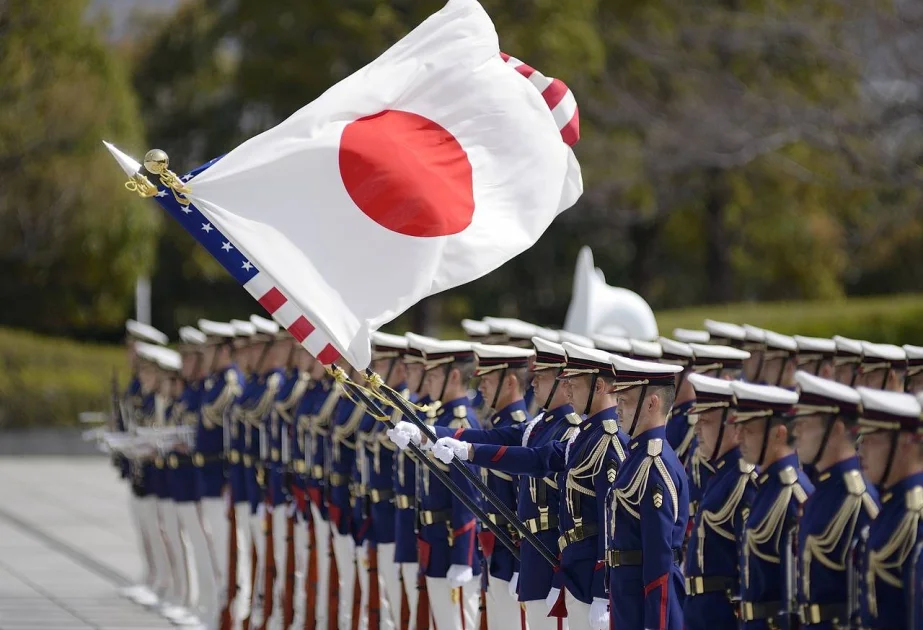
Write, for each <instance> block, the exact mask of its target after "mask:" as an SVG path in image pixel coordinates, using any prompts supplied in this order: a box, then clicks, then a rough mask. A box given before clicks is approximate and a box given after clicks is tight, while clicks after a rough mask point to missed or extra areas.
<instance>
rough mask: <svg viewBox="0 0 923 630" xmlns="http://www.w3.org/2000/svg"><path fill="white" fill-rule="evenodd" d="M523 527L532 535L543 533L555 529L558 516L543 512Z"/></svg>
mask: <svg viewBox="0 0 923 630" xmlns="http://www.w3.org/2000/svg"><path fill="white" fill-rule="evenodd" d="M524 525H525V526H526V529H528V530H529V531H530V532H532V533H533V534H537V533H539V532H545V531H548V530H549V529H557V528H558V515H557V514H549V513H547V512H544V513H541V514H539V515H538V517H537V518H530V519H529V520H527V521H526V522H525V523H524Z"/></svg>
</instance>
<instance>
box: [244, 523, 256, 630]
mask: <svg viewBox="0 0 923 630" xmlns="http://www.w3.org/2000/svg"><path fill="white" fill-rule="evenodd" d="M247 527H250V523H247ZM258 562H259V558H258V557H257V555H256V543H255V542H253V541H251V543H250V612H249V613H247V618H246V619H244V621H243V624H242V626H241V627H242V628H243V630H250V614H251V613H252V611H253V601H254V600H255V599H256V597H257V593H256V565H257V563H258Z"/></svg>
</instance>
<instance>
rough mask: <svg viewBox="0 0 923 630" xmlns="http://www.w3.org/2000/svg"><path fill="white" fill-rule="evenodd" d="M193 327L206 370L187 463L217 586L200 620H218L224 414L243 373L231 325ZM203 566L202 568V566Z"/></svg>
mask: <svg viewBox="0 0 923 630" xmlns="http://www.w3.org/2000/svg"><path fill="white" fill-rule="evenodd" d="M198 328H199V330H201V331H202V332H203V333H205V336H206V339H207V346H206V364H207V365H208V370H209V372H210V374H209V376H208V377H207V378H206V379H205V383H204V385H203V388H202V394H201V397H200V403H199V426H198V430H197V432H196V440H195V452H194V453H193V454H192V463H193V465H194V466H195V467H196V471H197V473H198V477H199V493H200V495H201V497H202V498H201V500H200V504H199V505H200V510H201V514H202V520H203V522H204V525H205V531H206V533H207V534H208V536H209V541H210V545H209V549H210V552H211V555H212V571H213V573H214V575H215V584H216V588H217V591H216V592H209V593H208V594H207V596H206V595H204V594H203V597H205V598H207V602H208V603H207V604H206V606H205V608H206V610H207V611H208V613H207V615H206V616H205V617H203V618H202V621H203V622H205V624H206V625H207V624H212V623H217V621H218V617H219V614H220V612H221V609H222V608H223V606H224V605H225V603H226V602H224V601H222V600H223V599H224V597H225V595H226V593H227V583H226V580H227V579H228V576H227V567H228V519H227V514H226V513H225V510H226V507H227V506H226V501H225V499H224V496H223V493H224V487H225V482H226V479H225V470H224V465H225V461H224V450H225V444H224V424H225V420H226V418H225V414H226V413H229V412H230V410H231V406H232V404H233V403H234V401H235V400H237V397H238V396H239V395H240V393H241V391H242V390H243V376H242V375H241V373H240V370H239V369H238V368H237V366H236V365H234V363H233V361H232V354H233V349H234V345H233V344H234V341H233V340H234V337H235V335H236V333H235V332H234V327H233V326H232V325H231V324H229V323H225V322H214V321H210V320H207V319H200V320H199V322H198ZM203 570H204V569H203Z"/></svg>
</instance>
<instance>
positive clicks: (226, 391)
mask: <svg viewBox="0 0 923 630" xmlns="http://www.w3.org/2000/svg"><path fill="white" fill-rule="evenodd" d="M207 389H211V388H207ZM240 391H241V387H240V383H238V381H237V372H235V371H234V370H232V369H228V370H227V371H226V372H225V374H224V388H223V389H222V391H221V393H220V394H219V395H218V396H217V397H216V398H215V400H213V401H212V402H210V403H204V404H203V405H202V408H201V412H202V424H204V425H205V428H206V429H213V428H215V427H218V426H221V424H222V419H221V418H222V416H223V415H224V411H225V409H227V407H228V405H230V404H231V403H232V402H234V400H236V399H237V397H238V396H239V395H240Z"/></svg>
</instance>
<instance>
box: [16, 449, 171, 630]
mask: <svg viewBox="0 0 923 630" xmlns="http://www.w3.org/2000/svg"><path fill="white" fill-rule="evenodd" d="M128 496H129V491H128V488H127V486H126V485H125V484H124V483H123V482H121V481H120V480H119V479H118V475H117V473H116V471H115V470H114V469H113V468H112V467H111V466H110V465H109V462H108V460H107V459H105V458H95V457H93V458H87V457H79V458H76V457H71V458H69V457H27V458H26V457H24V458H10V457H4V458H3V460H0V630H39V629H41V630H86V629H88V628H99V629H101V630H110V629H111V630H147V629H150V630H155V629H156V630H162V629H165V628H172V627H173V626H171V625H170V624H169V623H168V622H167V621H165V620H163V619H162V618H161V617H159V616H157V615H156V614H154V613H152V612H149V611H147V610H145V609H144V608H141V607H139V606H137V605H135V604H133V603H131V602H130V601H128V600H125V599H122V598H121V597H119V596H118V593H117V590H118V588H119V587H121V586H125V585H127V584H129V583H130V582H131V581H133V580H134V578H136V577H137V576H138V575H139V574H140V571H141V565H140V559H139V557H138V553H137V544H136V542H135V540H134V531H133V529H132V527H131V525H130V523H129V515H128Z"/></svg>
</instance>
